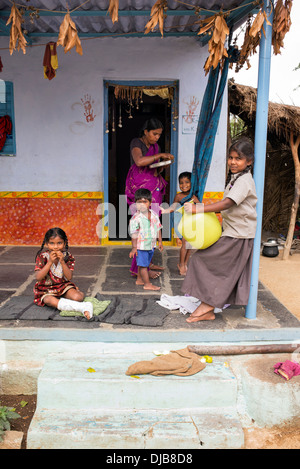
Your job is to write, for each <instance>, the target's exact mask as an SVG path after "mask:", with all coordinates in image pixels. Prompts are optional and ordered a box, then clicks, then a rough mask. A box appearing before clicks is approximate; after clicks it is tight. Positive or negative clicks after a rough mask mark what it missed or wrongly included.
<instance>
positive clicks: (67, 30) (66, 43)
mask: <svg viewBox="0 0 300 469" xmlns="http://www.w3.org/2000/svg"><path fill="white" fill-rule="evenodd" d="M57 45H58V46H63V47H64V50H65V53H67V52H69V51H70V50H71V49H72V48H73V47H75V46H76V52H77V53H78V54H80V55H82V53H83V52H82V47H81V42H80V39H79V37H78V33H77V28H76V25H75V23H74V21H73V20H72V19H71V16H70V14H69V13H67V14H66V15H65V17H64V19H63V21H62V23H61V25H60V28H59V35H58V41H57Z"/></svg>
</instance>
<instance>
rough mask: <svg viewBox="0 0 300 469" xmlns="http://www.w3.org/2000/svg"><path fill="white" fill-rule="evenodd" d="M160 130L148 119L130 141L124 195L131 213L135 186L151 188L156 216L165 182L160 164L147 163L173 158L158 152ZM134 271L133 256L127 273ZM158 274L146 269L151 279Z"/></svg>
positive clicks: (155, 123) (158, 122)
mask: <svg viewBox="0 0 300 469" xmlns="http://www.w3.org/2000/svg"><path fill="white" fill-rule="evenodd" d="M162 131H163V125H162V123H161V122H160V121H159V120H158V119H156V118H152V119H149V120H147V121H146V122H145V124H144V126H143V128H142V130H141V135H140V138H134V139H133V140H132V141H131V143H130V155H131V160H132V161H131V162H132V166H131V167H130V169H129V171H128V174H127V178H126V187H125V194H126V198H127V203H128V205H129V206H130V210H131V213H132V214H133V213H134V212H135V205H134V194H135V192H136V191H137V190H138V189H140V188H144V189H149V190H150V191H151V193H152V203H151V209H152V210H153V211H154V212H155V213H157V214H158V215H159V212H160V210H159V206H160V205H161V204H162V201H163V195H164V193H165V189H166V185H167V182H166V181H165V180H164V178H163V177H162V175H161V174H160V173H161V171H162V170H163V169H164V166H162V167H160V168H150V165H152V164H153V163H158V162H160V161H162V160H166V161H167V160H174V156H173V155H171V154H170V153H161V152H160V147H159V146H158V144H157V142H158V140H159V138H160V136H161V134H162ZM150 267H151V269H155V268H157V266H153V265H152V264H151V265H150ZM137 270H138V269H137V265H136V259H135V257H134V258H133V260H132V264H131V268H130V272H131V273H132V274H133V275H137ZM158 275H159V274H158V273H157V272H152V271H151V270H150V272H149V276H150V277H151V278H155V277H157V276H158Z"/></svg>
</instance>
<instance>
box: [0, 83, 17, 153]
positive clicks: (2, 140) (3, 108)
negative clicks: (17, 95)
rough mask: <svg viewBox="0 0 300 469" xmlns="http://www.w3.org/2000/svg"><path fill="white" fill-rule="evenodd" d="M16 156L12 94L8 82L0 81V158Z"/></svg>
mask: <svg viewBox="0 0 300 469" xmlns="http://www.w3.org/2000/svg"><path fill="white" fill-rule="evenodd" d="M15 154H16V137H15V117H14V92H13V84H12V82H10V81H3V80H0V156H14V155H15Z"/></svg>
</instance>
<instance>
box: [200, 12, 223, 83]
mask: <svg viewBox="0 0 300 469" xmlns="http://www.w3.org/2000/svg"><path fill="white" fill-rule="evenodd" d="M200 24H201V28H200V30H199V33H198V35H201V34H204V33H207V32H208V33H210V34H211V36H212V37H211V39H210V40H209V41H208V52H209V56H208V58H207V59H206V62H205V65H204V70H205V75H207V73H208V72H209V70H210V68H211V67H213V68H216V67H217V65H218V64H219V63H220V64H221V68H222V66H223V62H224V58H225V57H228V54H227V49H226V47H225V41H226V38H227V36H228V35H229V28H228V26H227V23H226V21H225V18H224V15H223V13H219V14H216V15H214V16H213V17H212V18H211V17H210V18H207V19H205V20H202V21H200Z"/></svg>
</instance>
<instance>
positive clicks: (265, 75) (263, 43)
mask: <svg viewBox="0 0 300 469" xmlns="http://www.w3.org/2000/svg"><path fill="white" fill-rule="evenodd" d="M264 9H265V11H266V13H267V18H268V20H269V22H270V23H271V25H272V22H273V7H272V4H271V1H270V0H264ZM264 30H265V33H266V37H265V36H264V34H263V32H262V35H261V39H260V47H259V68H258V83H257V103H256V122H255V142H254V153H255V163H254V181H255V185H256V191H257V197H258V201H257V229H256V235H255V240H254V248H253V263H252V274H251V285H250V295H249V301H248V305H247V307H246V318H248V319H255V318H256V307H257V293H258V279H259V278H258V276H259V259H260V245H261V229H262V213H263V199H264V182H265V162H266V146H267V127H268V104H269V85H270V68H271V45H272V26H270V25H268V24H266V21H265V22H264Z"/></svg>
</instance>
